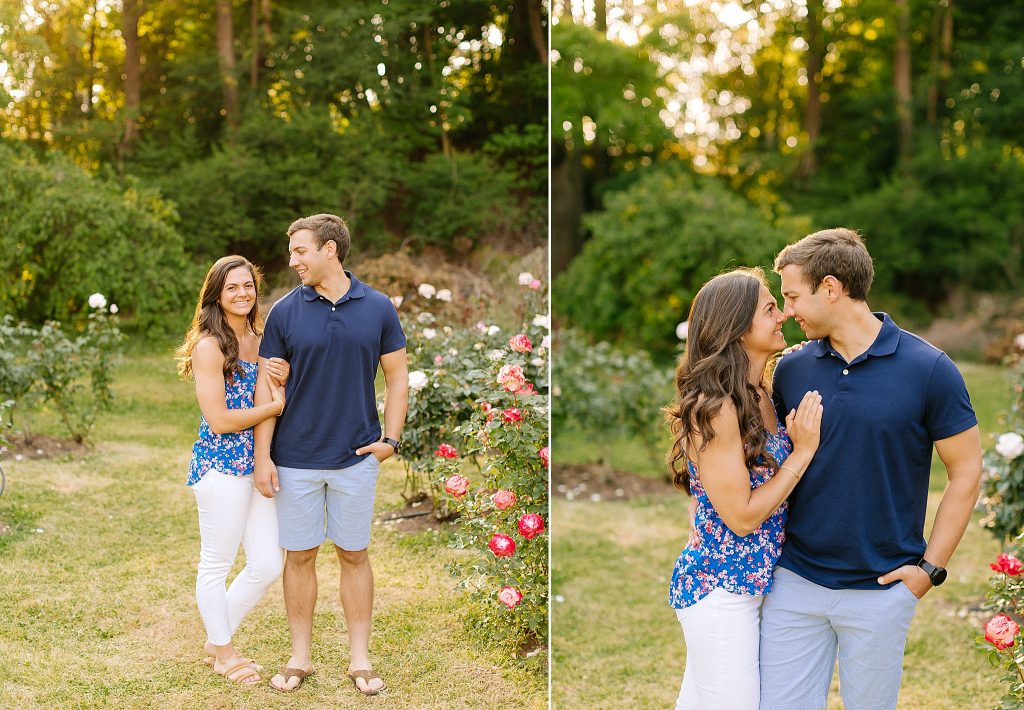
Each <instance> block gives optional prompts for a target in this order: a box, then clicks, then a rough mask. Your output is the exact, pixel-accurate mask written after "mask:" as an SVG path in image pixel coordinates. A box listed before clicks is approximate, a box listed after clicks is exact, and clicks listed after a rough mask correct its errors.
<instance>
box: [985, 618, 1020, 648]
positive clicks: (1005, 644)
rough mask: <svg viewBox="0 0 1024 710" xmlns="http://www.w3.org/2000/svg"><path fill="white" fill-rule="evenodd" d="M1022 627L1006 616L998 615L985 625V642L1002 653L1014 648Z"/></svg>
mask: <svg viewBox="0 0 1024 710" xmlns="http://www.w3.org/2000/svg"><path fill="white" fill-rule="evenodd" d="M1018 631H1020V627H1019V626H1017V624H1016V622H1014V620H1013V619H1011V618H1010V617H1008V616H1007V615H1006V614H996V615H995V616H993V617H992V618H991V619H989V620H988V623H987V624H985V640H986V641H988V642H989V643H990V644H992V645H993V646H995V647H996V648H997V649H999V650H1000V651H1002V650H1003V649H1005V648H1010V647H1011V646H1013V643H1014V640H1015V638H1016V636H1017V632H1018Z"/></svg>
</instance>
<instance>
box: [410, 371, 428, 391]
mask: <svg viewBox="0 0 1024 710" xmlns="http://www.w3.org/2000/svg"><path fill="white" fill-rule="evenodd" d="M409 386H410V387H411V388H412V389H414V390H416V391H417V392H419V391H420V390H421V389H423V388H424V387H426V386H427V373H425V372H423V371H422V370H413V371H412V372H410V373H409Z"/></svg>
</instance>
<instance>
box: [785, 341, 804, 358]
mask: <svg viewBox="0 0 1024 710" xmlns="http://www.w3.org/2000/svg"><path fill="white" fill-rule="evenodd" d="M805 345H807V341H806V340H801V341H800V342H799V343H796V344H795V345H790V346H789V347H788V348H786V349H785V350H783V351H782V357H786V356H787V355H789V354H790V353H795V352H796V351H797V350H799V349H800V348H802V347H803V346H805Z"/></svg>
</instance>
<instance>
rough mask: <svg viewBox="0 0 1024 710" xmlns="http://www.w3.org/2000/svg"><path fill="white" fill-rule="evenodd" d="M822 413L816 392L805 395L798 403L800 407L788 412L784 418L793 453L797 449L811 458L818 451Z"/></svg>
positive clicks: (819, 399)
mask: <svg viewBox="0 0 1024 710" xmlns="http://www.w3.org/2000/svg"><path fill="white" fill-rule="evenodd" d="M823 411H824V407H823V406H822V404H821V395H820V394H818V391H817V390H814V391H813V392H808V393H807V394H805V395H804V398H803V399H802V400H801V401H800V406H799V407H797V408H796V409H795V410H793V409H791V410H790V411H789V414H788V415H787V416H786V431H788V432H789V438H790V439H792V440H793V450H794V451H796V450H797V449H798V448H799V449H800V450H801V451H804V452H806V453H808V454H811V455H812V456H813V455H814V452H815V451H817V450H818V444H819V443H820V441H821V414H822V412H823Z"/></svg>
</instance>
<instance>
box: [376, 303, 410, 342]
mask: <svg viewBox="0 0 1024 710" xmlns="http://www.w3.org/2000/svg"><path fill="white" fill-rule="evenodd" d="M404 347H405V332H404V331H403V330H402V321H401V320H400V319H399V318H398V310H397V309H396V308H395V305H394V304H393V303H392V302H391V300H390V299H387V300H386V303H385V305H384V328H383V329H381V333H380V354H381V355H387V354H388V353H393V352H395V351H396V350H401V349H402V348H404Z"/></svg>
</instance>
